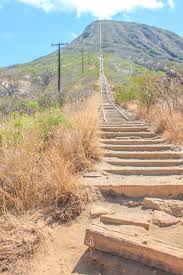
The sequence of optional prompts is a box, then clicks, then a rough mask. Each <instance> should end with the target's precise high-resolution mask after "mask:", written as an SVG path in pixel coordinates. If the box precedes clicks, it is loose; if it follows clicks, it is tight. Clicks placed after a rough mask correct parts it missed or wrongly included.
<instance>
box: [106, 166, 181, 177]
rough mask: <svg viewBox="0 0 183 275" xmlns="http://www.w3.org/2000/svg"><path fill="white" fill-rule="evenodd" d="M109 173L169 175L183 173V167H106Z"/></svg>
mask: <svg viewBox="0 0 183 275" xmlns="http://www.w3.org/2000/svg"><path fill="white" fill-rule="evenodd" d="M105 171H106V172H107V173H111V174H116V175H126V176H130V175H144V176H168V175H182V174H183V168H182V169H181V168H177V167H151V168H148V167H144V168H143V167H140V168H136V167H135V168H134V167H128V168H126V167H124V168H109V169H105Z"/></svg>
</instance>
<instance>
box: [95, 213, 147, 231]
mask: <svg viewBox="0 0 183 275" xmlns="http://www.w3.org/2000/svg"><path fill="white" fill-rule="evenodd" d="M100 221H101V222H103V223H108V224H115V225H117V224H118V225H124V224H126V225H135V226H141V227H144V228H145V229H149V222H150V219H149V215H147V214H143V213H123V212H121V213H116V214H112V215H101V217H100Z"/></svg>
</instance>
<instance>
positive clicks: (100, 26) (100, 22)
mask: <svg viewBox="0 0 183 275" xmlns="http://www.w3.org/2000/svg"><path fill="white" fill-rule="evenodd" d="M101 55H102V22H101V21H100V56H101Z"/></svg>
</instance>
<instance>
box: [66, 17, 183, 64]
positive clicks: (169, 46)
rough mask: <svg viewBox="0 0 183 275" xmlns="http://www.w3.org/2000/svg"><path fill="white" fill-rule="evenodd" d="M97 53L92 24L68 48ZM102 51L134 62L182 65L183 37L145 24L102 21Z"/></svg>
mask: <svg viewBox="0 0 183 275" xmlns="http://www.w3.org/2000/svg"><path fill="white" fill-rule="evenodd" d="M82 45H83V47H84V48H85V49H86V50H90V51H96V50H97V49H98V47H99V22H97V21H96V22H93V23H92V24H91V25H89V26H88V27H87V28H86V29H85V30H84V32H83V33H82V34H81V35H80V36H79V37H78V38H77V39H75V40H74V41H73V42H72V43H71V44H70V48H72V49H73V50H74V49H79V48H80V47H81V46H82ZM102 49H103V51H104V52H106V53H116V54H118V55H120V56H121V57H123V58H127V59H131V60H134V61H138V62H140V61H143V62H146V61H150V60H152V59H153V60H156V61H157V60H170V61H176V62H183V37H180V36H178V35H176V34H175V33H172V32H170V31H167V30H163V29H160V28H157V27H152V26H148V25H144V24H137V23H133V22H120V21H110V20H108V21H102Z"/></svg>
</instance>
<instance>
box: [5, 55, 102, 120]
mask: <svg viewBox="0 0 183 275" xmlns="http://www.w3.org/2000/svg"><path fill="white" fill-rule="evenodd" d="M84 62H85V66H84V69H85V71H84V74H82V70H81V52H74V53H73V52H69V51H65V52H63V53H62V72H61V78H62V81H61V85H62V87H61V89H62V95H63V97H62V98H58V95H57V55H56V53H53V54H50V55H48V56H46V57H43V58H40V59H38V60H35V61H33V62H31V63H28V64H23V65H17V66H13V67H10V68H7V69H2V71H1V73H0V114H2V115H3V116H8V115H9V114H10V113H12V112H17V111H18V112H22V113H25V112H26V113H28V114H29V113H30V112H29V109H30V108H29V104H30V102H34V103H35V102H37V103H35V104H37V105H39V107H40V108H42V109H44V108H48V107H51V106H52V107H54V106H55V105H56V104H57V103H58V101H59V102H60V103H61V104H62V103H63V101H71V100H73V98H74V101H76V100H78V99H81V97H85V96H90V95H91V93H92V91H93V90H95V88H96V87H95V83H96V81H97V78H98V74H99V68H98V60H97V56H96V54H94V53H90V54H89V53H85V55H84ZM85 84H87V89H86V85H85Z"/></svg>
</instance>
